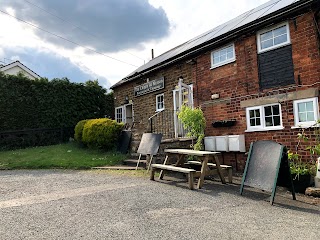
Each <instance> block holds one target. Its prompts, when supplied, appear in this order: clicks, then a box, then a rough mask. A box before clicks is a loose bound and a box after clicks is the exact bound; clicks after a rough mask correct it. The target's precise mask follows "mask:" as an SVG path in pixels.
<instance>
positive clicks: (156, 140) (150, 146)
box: [137, 133, 162, 155]
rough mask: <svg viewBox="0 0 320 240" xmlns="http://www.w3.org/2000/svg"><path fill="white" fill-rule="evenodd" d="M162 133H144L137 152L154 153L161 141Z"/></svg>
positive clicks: (156, 151)
mask: <svg viewBox="0 0 320 240" xmlns="http://www.w3.org/2000/svg"><path fill="white" fill-rule="evenodd" d="M161 139H162V134H160V133H159V134H157V133H144V134H143V135H142V138H141V142H140V144H139V148H138V151H137V153H140V154H144V155H156V154H157V153H158V150H159V146H160V143H161Z"/></svg>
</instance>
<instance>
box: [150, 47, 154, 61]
mask: <svg viewBox="0 0 320 240" xmlns="http://www.w3.org/2000/svg"><path fill="white" fill-rule="evenodd" d="M151 59H154V52H153V48H152V49H151Z"/></svg>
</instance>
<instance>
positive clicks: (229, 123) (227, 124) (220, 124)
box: [212, 119, 236, 128]
mask: <svg viewBox="0 0 320 240" xmlns="http://www.w3.org/2000/svg"><path fill="white" fill-rule="evenodd" d="M235 124H236V120H235V119H230V120H220V121H215V122H213V123H212V126H213V127H214V128H218V127H232V126H234V125H235Z"/></svg>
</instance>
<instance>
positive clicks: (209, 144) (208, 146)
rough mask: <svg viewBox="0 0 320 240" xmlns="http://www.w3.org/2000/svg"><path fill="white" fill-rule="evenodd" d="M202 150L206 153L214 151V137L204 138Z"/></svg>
mask: <svg viewBox="0 0 320 240" xmlns="http://www.w3.org/2000/svg"><path fill="white" fill-rule="evenodd" d="M204 149H205V150H206V151H212V152H214V151H216V137H213V136H210V137H205V138H204Z"/></svg>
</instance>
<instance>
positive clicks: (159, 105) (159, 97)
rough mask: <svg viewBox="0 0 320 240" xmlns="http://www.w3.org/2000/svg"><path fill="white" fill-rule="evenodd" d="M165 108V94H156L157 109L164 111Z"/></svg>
mask: <svg viewBox="0 0 320 240" xmlns="http://www.w3.org/2000/svg"><path fill="white" fill-rule="evenodd" d="M163 109H164V94H159V95H157V96H156V111H157V112H158V111H162V110H163Z"/></svg>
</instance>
